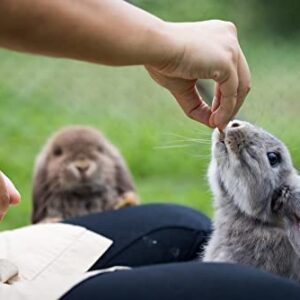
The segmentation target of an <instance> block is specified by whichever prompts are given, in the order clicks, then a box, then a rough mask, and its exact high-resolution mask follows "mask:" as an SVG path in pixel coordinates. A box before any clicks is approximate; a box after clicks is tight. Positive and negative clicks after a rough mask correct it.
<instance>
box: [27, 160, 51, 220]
mask: <svg viewBox="0 0 300 300" xmlns="http://www.w3.org/2000/svg"><path fill="white" fill-rule="evenodd" d="M46 189H47V167H46V163H45V161H44V157H41V156H40V157H38V159H37V161H36V166H35V170H34V175H33V186H32V213H31V222H32V223H33V224H35V223H38V222H40V221H41V220H42V219H44V218H45V216H46V210H45V209H46V206H45V201H46V199H44V198H43V197H44V196H43V195H46V194H47V193H46Z"/></svg>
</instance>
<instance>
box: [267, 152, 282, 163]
mask: <svg viewBox="0 0 300 300" xmlns="http://www.w3.org/2000/svg"><path fill="white" fill-rule="evenodd" d="M267 156H268V160H269V163H270V165H271V167H275V166H277V165H278V164H279V163H280V162H281V156H280V154H279V153H276V152H268V153H267Z"/></svg>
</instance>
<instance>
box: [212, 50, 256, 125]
mask: <svg viewBox="0 0 300 300" xmlns="http://www.w3.org/2000/svg"><path fill="white" fill-rule="evenodd" d="M250 81H251V74H250V70H249V66H248V64H247V61H246V58H245V56H244V54H243V52H242V50H241V49H240V53H239V58H238V63H237V67H236V70H233V71H232V72H231V74H230V76H229V78H228V80H226V81H224V82H223V83H217V84H216V89H215V97H214V101H213V104H212V116H211V118H210V121H209V123H210V126H211V127H218V128H220V129H224V127H226V125H227V124H228V122H229V121H230V120H231V119H232V118H233V117H234V116H235V115H236V114H237V112H238V111H239V109H240V107H241V106H242V104H243V102H244V100H245V98H246V96H247V94H248V92H249V91H250Z"/></svg>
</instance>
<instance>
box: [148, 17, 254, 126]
mask: <svg viewBox="0 0 300 300" xmlns="http://www.w3.org/2000/svg"><path fill="white" fill-rule="evenodd" d="M165 25H166V28H165V30H166V32H167V37H169V41H168V42H169V43H170V42H171V46H169V47H165V48H164V50H163V51H164V53H163V55H162V56H161V61H160V62H159V63H158V64H153V65H146V68H147V70H148V72H149V73H150V75H151V77H152V78H153V79H154V80H155V81H156V82H157V83H159V84H160V85H162V86H164V87H165V88H167V89H168V90H169V91H170V92H171V93H172V94H173V95H174V97H175V98H176V100H177V101H178V103H179V105H180V106H181V107H182V109H183V110H184V112H185V113H186V115H187V116H189V117H190V118H192V119H194V120H196V121H199V122H201V123H203V124H205V125H208V126H210V127H218V128H220V129H223V128H224V127H226V125H227V124H228V122H229V121H230V120H231V118H233V116H234V115H235V114H236V113H237V112H238V110H239V108H240V107H241V105H242V104H243V101H244V99H245V97H246V95H247V93H248V92H249V90H250V77H251V76H250V71H249V67H248V64H247V61H246V59H245V56H244V54H243V52H242V50H241V48H240V45H239V42H238V37H237V31H236V28H235V26H234V24H232V23H230V22H223V21H218V20H213V21H203V22H196V23H166V24H165ZM197 79H213V80H214V81H215V82H216V85H215V95H214V99H213V102H212V107H209V106H208V105H207V104H206V103H205V102H204V101H203V99H202V98H201V95H199V93H198V92H197V89H196V86H195V84H196V81H197Z"/></svg>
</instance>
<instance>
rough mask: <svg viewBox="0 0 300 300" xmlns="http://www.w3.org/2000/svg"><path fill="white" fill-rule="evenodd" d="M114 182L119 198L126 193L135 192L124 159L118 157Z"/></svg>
mask: <svg viewBox="0 0 300 300" xmlns="http://www.w3.org/2000/svg"><path fill="white" fill-rule="evenodd" d="M115 166H116V182H117V190H118V193H119V195H120V196H122V195H123V194H125V193H127V192H132V191H135V186H134V182H133V179H132V176H131V174H130V172H129V169H128V167H127V165H126V163H125V161H124V159H123V158H122V157H121V155H119V156H118V157H116V165H115Z"/></svg>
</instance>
